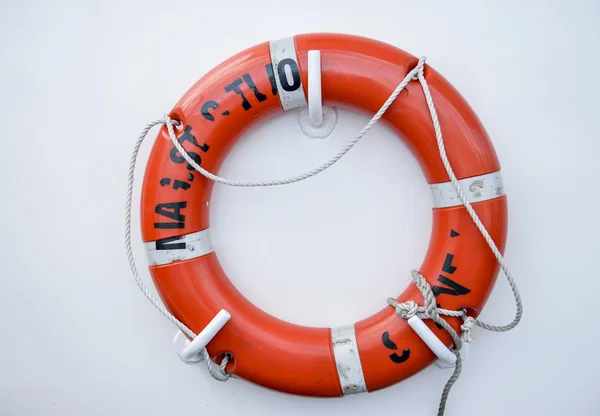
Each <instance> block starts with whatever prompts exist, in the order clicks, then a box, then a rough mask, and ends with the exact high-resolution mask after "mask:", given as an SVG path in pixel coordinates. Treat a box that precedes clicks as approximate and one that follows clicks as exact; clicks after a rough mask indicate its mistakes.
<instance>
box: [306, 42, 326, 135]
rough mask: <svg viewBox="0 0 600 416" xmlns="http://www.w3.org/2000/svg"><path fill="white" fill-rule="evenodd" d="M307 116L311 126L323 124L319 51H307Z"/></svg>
mask: <svg viewBox="0 0 600 416" xmlns="http://www.w3.org/2000/svg"><path fill="white" fill-rule="evenodd" d="M308 116H309V119H310V122H311V124H312V125H313V126H316V127H318V126H320V125H321V124H323V102H322V93H321V51H314V50H311V51H308Z"/></svg>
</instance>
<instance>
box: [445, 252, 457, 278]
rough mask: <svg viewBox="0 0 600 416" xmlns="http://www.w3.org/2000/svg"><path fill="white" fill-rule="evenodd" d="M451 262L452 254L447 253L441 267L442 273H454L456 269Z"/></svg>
mask: <svg viewBox="0 0 600 416" xmlns="http://www.w3.org/2000/svg"><path fill="white" fill-rule="evenodd" d="M452 260H454V254H450V253H447V254H446V259H445V260H444V265H443V266H442V271H443V272H444V273H448V274H453V273H454V272H455V271H456V267H455V266H453V265H452Z"/></svg>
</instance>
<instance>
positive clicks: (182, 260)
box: [141, 34, 507, 396]
mask: <svg viewBox="0 0 600 416" xmlns="http://www.w3.org/2000/svg"><path fill="white" fill-rule="evenodd" d="M309 50H320V51H321V55H322V68H321V77H322V95H323V100H324V103H325V104H327V105H333V106H339V107H345V108H351V109H358V110H360V111H363V112H366V113H371V114H372V113H374V112H376V111H377V110H378V109H379V106H380V105H381V104H382V103H383V102H384V101H385V100H386V99H387V98H388V96H389V95H390V93H391V92H392V91H393V90H394V88H395V87H396V86H397V84H398V82H399V80H401V79H403V78H404V77H405V76H406V74H407V73H408V72H409V71H410V70H411V69H412V68H413V67H414V66H415V65H416V64H417V62H418V59H417V58H416V57H414V56H412V55H410V54H408V53H406V52H404V51H402V50H400V49H398V48H396V47H394V46H391V45H388V44H385V43H382V42H378V41H375V40H371V39H367V38H362V37H357V36H350V35H340V34H305V35H297V36H295V37H293V38H286V39H282V40H278V41H272V42H265V43H262V44H260V45H256V46H254V47H251V48H249V49H247V50H245V51H243V52H241V53H238V54H237V55H235V56H233V57H231V58H230V59H228V60H227V61H225V62H223V63H222V64H220V65H219V66H217V67H216V68H214V69H213V70H212V71H210V72H209V73H208V74H207V75H206V76H204V77H203V78H202V79H200V80H199V81H198V82H197V83H196V84H195V85H194V86H193V87H192V88H191V89H190V90H189V91H188V92H187V93H186V94H185V95H184V96H183V98H181V100H180V101H179V102H178V103H177V104H176V105H175V107H174V109H173V110H172V111H171V113H170V117H171V118H173V119H176V120H180V121H181V122H182V126H183V128H182V130H181V131H180V132H179V133H178V134H179V141H180V143H182V144H183V146H184V148H185V149H186V151H187V152H188V153H189V154H190V156H191V157H192V158H193V159H194V160H195V161H196V162H197V163H199V164H201V166H202V167H203V168H204V169H207V170H208V171H211V172H216V171H218V169H219V166H220V165H221V163H222V162H223V160H224V158H225V157H226V155H227V152H228V150H229V149H231V147H232V146H233V144H234V143H235V141H236V139H237V138H238V137H239V136H240V133H241V132H242V131H243V130H245V129H247V128H249V127H250V126H251V125H252V124H253V123H254V122H257V121H258V120H260V119H262V118H263V117H265V116H267V115H272V114H273V113H277V112H280V111H284V110H289V109H292V108H296V107H300V106H305V105H306V95H307V83H308V81H307V55H308V51H309ZM425 76H426V79H427V81H428V83H429V86H430V90H431V94H432V96H433V98H434V99H435V103H436V108H437V112H438V117H439V121H440V124H441V126H442V128H443V129H444V133H445V143H446V150H447V154H448V158H449V160H450V161H451V163H452V166H453V168H454V171H455V173H456V176H457V177H458V179H459V180H460V183H461V185H462V187H463V189H465V190H466V191H467V194H468V198H469V200H470V202H471V203H472V206H473V208H474V209H475V211H476V213H477V214H478V216H479V218H480V219H481V221H482V223H483V225H484V226H485V227H486V228H487V230H488V231H489V233H490V235H491V237H492V239H493V240H494V242H495V243H496V245H497V246H498V248H499V249H500V251H501V252H503V251H504V247H505V242H506V232H507V201H506V196H505V194H504V188H503V187H502V182H501V175H500V164H499V161H498V159H497V156H496V153H495V151H494V148H493V146H492V144H491V142H490V139H489V137H488V135H487V133H486V131H485V129H484V127H483V126H482V124H481V123H480V121H479V119H478V117H477V116H476V114H475V113H474V112H473V110H472V109H471V108H470V107H469V105H468V104H467V103H466V101H465V100H464V99H463V98H462V97H461V95H460V94H459V93H458V92H457V91H456V90H455V89H454V88H453V87H452V85H451V84H450V83H449V82H448V81H446V80H445V79H444V78H443V77H442V76H441V75H440V74H438V73H437V72H436V71H434V70H433V69H432V68H431V67H429V66H426V68H425ZM383 119H384V120H386V121H387V122H388V124H389V125H390V126H392V127H393V128H394V129H396V131H397V132H398V133H399V134H400V135H401V136H402V137H404V138H405V141H406V145H407V146H408V147H409V148H410V150H411V151H412V153H413V154H414V155H415V156H416V158H417V159H418V161H419V163H420V166H421V168H422V170H423V173H424V174H425V177H426V179H427V181H428V183H429V184H430V186H431V189H432V192H433V196H434V198H433V199H434V207H433V224H432V234H431V240H430V245H429V249H428V251H427V254H426V256H425V259H424V261H423V264H422V265H421V267H420V269H419V271H420V273H421V274H422V275H424V276H425V277H426V279H427V281H428V282H429V284H430V285H431V286H432V287H433V291H434V294H435V295H436V298H437V299H438V302H439V303H440V304H441V306H442V307H443V308H446V309H452V310H459V309H463V308H464V309H466V310H467V311H468V312H469V314H470V315H471V316H473V317H475V316H477V315H478V314H479V312H480V311H481V309H482V307H483V305H484V303H485V302H486V300H487V298H488V296H489V294H490V292H491V290H492V287H493V285H494V282H495V279H496V276H497V273H498V269H499V267H498V264H497V262H496V259H495V257H494V255H493V254H492V253H491V251H490V250H489V248H488V245H487V244H486V242H485V240H484V238H483V237H482V236H481V234H480V232H479V231H478V230H477V228H476V226H475V225H474V224H473V222H472V220H471V218H470V217H469V215H468V213H467V211H466V209H465V208H464V206H463V205H462V203H461V202H460V199H459V198H458V196H457V195H456V192H455V189H454V187H453V186H452V184H451V183H450V182H449V177H448V175H447V173H446V171H445V169H444V167H443V165H442V162H441V160H440V157H439V154H438V150H437V145H436V137H435V134H434V130H433V127H432V123H431V116H430V113H429V111H428V108H427V105H426V102H425V99H424V94H423V90H422V89H421V88H420V87H419V85H418V84H417V83H410V84H409V85H408V87H407V88H406V89H405V91H404V92H403V93H402V94H400V96H399V97H398V98H397V99H396V101H395V102H394V103H393V104H392V106H391V107H390V108H389V110H388V111H387V112H386V113H385V115H384V116H383ZM212 187H213V182H212V181H210V180H208V179H206V178H205V177H203V176H200V175H199V174H198V173H197V172H196V171H195V170H194V169H193V168H192V167H191V166H190V165H188V164H187V163H186V162H185V161H184V159H183V157H182V156H181V155H180V154H179V153H178V152H177V150H176V149H175V147H174V146H173V144H172V142H171V141H170V140H169V137H168V134H167V132H166V129H165V128H164V127H163V128H162V129H161V131H160V133H159V135H158V139H157V140H156V141H155V143H154V146H153V148H152V151H151V154H150V157H149V160H148V164H147V168H146V172H145V177H144V182H143V189H142V197H141V221H142V223H141V228H142V237H143V240H144V242H145V245H146V248H147V250H148V256H149V259H150V266H149V270H150V274H151V275H152V278H153V281H154V283H155V285H156V287H157V290H158V292H159V294H160V296H161V297H162V299H163V301H164V302H165V304H166V305H167V307H168V308H169V310H170V311H171V312H172V313H173V314H174V315H175V316H176V317H177V318H178V319H179V320H181V321H182V322H183V323H184V324H185V325H187V326H188V327H189V328H191V329H192V330H193V331H194V332H196V333H198V332H199V331H200V330H202V329H203V328H204V327H205V326H206V325H207V324H208V323H209V322H210V320H211V319H212V318H213V317H214V316H215V314H217V312H219V310H221V309H226V310H227V311H229V313H230V314H231V320H230V321H229V323H227V325H226V326H225V327H224V328H223V329H222V330H221V331H220V332H219V333H218V334H217V335H216V337H215V338H214V339H213V340H212V341H211V342H210V343H209V344H208V346H207V349H208V352H209V353H210V355H211V356H212V357H217V356H220V355H222V354H224V353H230V354H231V355H232V356H233V357H234V359H233V360H232V361H231V362H229V363H228V365H227V371H228V372H230V373H232V374H234V375H236V376H238V377H241V378H244V379H246V380H249V381H251V382H254V383H257V384H259V385H262V386H265V387H268V388H271V389H275V390H280V391H283V392H287V393H294V394H299V395H307V396H340V395H346V394H352V393H358V392H363V391H374V390H377V389H381V388H383V387H386V386H389V385H391V384H394V383H396V382H399V381H401V380H403V379H405V378H407V377H410V376H411V375H413V374H415V373H417V372H418V371H420V370H422V369H423V368H425V367H426V366H428V365H429V364H431V363H432V362H433V361H434V360H435V356H434V354H433V353H432V352H431V350H430V349H429V348H427V346H426V345H425V344H424V342H423V341H422V340H421V338H419V336H417V334H416V333H415V332H414V331H413V330H412V329H411V328H410V327H409V325H408V324H407V322H406V321H405V320H404V319H401V318H399V317H398V316H397V315H396V314H395V313H394V309H393V308H390V307H385V308H384V309H383V310H381V311H380V312H379V313H377V314H375V315H373V316H371V317H369V318H367V319H365V320H363V321H360V322H357V323H355V324H354V325H351V326H348V327H343V328H334V329H329V328H309V327H304V326H299V325H294V324H291V323H287V322H284V321H282V320H279V319H277V318H275V317H273V316H271V315H269V314H267V313H265V312H263V311H262V310H260V309H259V308H258V307H256V306H254V305H253V304H251V303H250V302H249V301H248V300H247V299H246V298H244V296H243V295H242V294H241V293H240V292H239V291H238V290H237V289H236V288H235V287H234V286H233V285H232V283H231V282H230V280H229V279H228V278H227V276H226V275H225V273H224V272H223V270H222V268H221V266H220V264H219V261H218V259H217V256H216V254H215V253H214V252H213V250H212V247H211V244H210V235H209V202H210V198H211V191H212ZM422 299H423V297H422V295H421V293H420V292H419V291H418V290H417V288H416V287H414V286H410V287H408V288H407V289H406V290H405V291H404V292H403V293H402V294H401V295H400V296H398V298H397V300H398V301H399V302H405V301H408V300H414V301H416V302H419V301H420V300H422ZM447 322H448V323H450V324H451V325H452V326H453V327H454V328H455V329H456V330H458V331H459V328H460V325H461V322H462V321H461V320H460V319H459V318H447ZM427 325H428V326H429V327H430V328H431V329H432V330H433V331H434V333H435V334H436V335H437V336H438V337H439V338H440V339H441V340H442V341H443V342H444V343H445V344H446V345H448V346H450V345H451V344H452V340H451V338H450V337H449V335H448V334H447V333H446V332H445V331H444V330H442V329H439V328H437V327H436V325H435V323H434V322H433V321H428V322H427Z"/></svg>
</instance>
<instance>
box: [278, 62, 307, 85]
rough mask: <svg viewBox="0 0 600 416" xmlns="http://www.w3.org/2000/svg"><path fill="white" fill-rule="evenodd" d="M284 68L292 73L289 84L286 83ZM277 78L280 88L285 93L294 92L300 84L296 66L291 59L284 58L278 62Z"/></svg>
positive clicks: (298, 71)
mask: <svg viewBox="0 0 600 416" xmlns="http://www.w3.org/2000/svg"><path fill="white" fill-rule="evenodd" d="M286 67H289V68H290V70H291V72H292V83H291V84H290V83H289V82H288V77H287V75H286V73H285V68H286ZM277 76H278V77H279V82H281V88H283V89H284V90H286V91H287V92H291V91H296V90H297V89H298V88H300V83H301V82H302V81H301V79H300V70H299V69H298V64H297V63H296V61H294V60H293V59H292V58H285V59H282V60H281V61H280V62H279V65H277Z"/></svg>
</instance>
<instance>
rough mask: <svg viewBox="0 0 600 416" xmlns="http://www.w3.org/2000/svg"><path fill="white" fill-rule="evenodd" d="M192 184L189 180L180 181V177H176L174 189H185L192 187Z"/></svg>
mask: <svg viewBox="0 0 600 416" xmlns="http://www.w3.org/2000/svg"><path fill="white" fill-rule="evenodd" d="M191 186H192V185H190V184H189V183H187V182H183V181H180V180H178V179H175V182H173V189H175V190H178V189H183V190H184V191H186V190H188V189H190V187H191Z"/></svg>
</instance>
